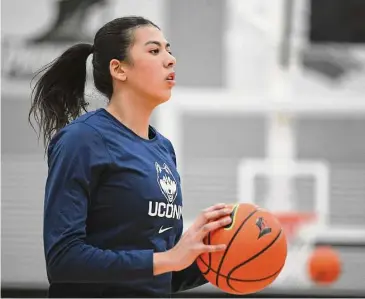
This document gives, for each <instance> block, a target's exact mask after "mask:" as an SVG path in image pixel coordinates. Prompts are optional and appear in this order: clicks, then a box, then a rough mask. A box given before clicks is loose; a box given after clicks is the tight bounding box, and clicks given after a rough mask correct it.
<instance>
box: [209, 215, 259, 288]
mask: <svg viewBox="0 0 365 299" xmlns="http://www.w3.org/2000/svg"><path fill="white" fill-rule="evenodd" d="M257 211H258V210H254V211H252V212H251V213H250V214H249V215H248V216H247V217H246V218H245V219H244V220H243V221H242V223H241V224H240V226H239V227H238V229H237V230H236V232H235V233H234V234H233V236H232V238H231V240H230V241H229V242H228V245H227V248H226V250H225V252H224V254H223V256H222V258H221V261H220V263H219V266H218V269H217V278H216V285H217V287H219V275H220V271H221V269H222V266H223V263H224V258H225V257H226V255H227V253H228V251H229V249H230V247H231V245H232V243H233V241H234V239H235V238H236V236H237V235H238V233H239V231H240V230H241V228H242V227H243V226H244V225H245V224H246V222H247V221H248V220H249V219H250V218H251V217H252V216H253V215H254V214H255V213H256V212H257ZM237 212H238V209H237V211H236V213H237Z"/></svg>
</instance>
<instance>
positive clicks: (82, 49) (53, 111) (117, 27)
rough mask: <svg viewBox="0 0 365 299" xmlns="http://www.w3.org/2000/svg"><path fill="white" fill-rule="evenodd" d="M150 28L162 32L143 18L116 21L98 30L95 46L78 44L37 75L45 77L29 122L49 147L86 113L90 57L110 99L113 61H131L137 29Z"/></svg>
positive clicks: (39, 83) (34, 95)
mask: <svg viewBox="0 0 365 299" xmlns="http://www.w3.org/2000/svg"><path fill="white" fill-rule="evenodd" d="M148 25H151V26H154V27H156V28H158V29H160V28H159V27H158V26H157V25H155V24H154V23H153V22H151V21H150V20H147V19H145V18H143V17H138V16H128V17H123V18H118V19H114V20H113V21H111V22H109V23H107V24H105V25H104V26H103V27H102V28H100V29H99V30H98V32H97V33H96V35H95V38H94V45H91V44H85V43H80V44H76V45H74V46H72V47H70V48H69V49H67V50H66V51H65V52H64V53H63V54H62V55H61V56H60V57H58V58H57V59H55V60H54V61H52V62H51V63H50V64H49V65H47V66H45V67H44V68H43V69H41V70H40V71H39V72H38V74H37V75H40V74H42V75H41V77H40V78H39V80H38V81H37V82H36V84H35V86H34V88H33V92H32V103H31V108H30V111H29V115H28V120H29V122H30V123H31V125H32V121H31V119H32V117H34V120H35V121H36V123H37V125H38V127H39V134H41V133H43V141H44V144H45V147H46V148H47V147H48V145H49V142H50V140H51V139H52V136H53V135H54V134H55V133H56V132H57V131H59V130H60V129H62V128H63V127H64V126H66V125H67V124H69V123H70V122H71V121H72V120H74V119H75V118H77V117H78V116H80V115H81V114H82V113H83V111H86V108H87V106H88V103H87V101H86V100H85V95H84V93H85V83H86V62H87V59H88V57H89V55H90V54H93V59H92V64H93V77H94V84H95V87H96V89H98V90H99V91H100V92H101V93H102V94H104V95H105V96H106V97H107V98H108V99H110V98H111V96H112V94H113V83H112V77H111V75H110V72H109V63H110V61H111V60H112V59H118V60H120V61H126V62H130V61H129V57H128V54H129V48H130V46H131V45H132V43H133V37H134V35H133V33H134V29H136V28H137V27H140V26H148ZM32 126H33V125H32Z"/></svg>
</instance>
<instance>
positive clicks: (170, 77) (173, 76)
mask: <svg viewBox="0 0 365 299" xmlns="http://www.w3.org/2000/svg"><path fill="white" fill-rule="evenodd" d="M166 80H169V81H174V80H175V72H172V73H170V74H169V75H168V76H167V77H166Z"/></svg>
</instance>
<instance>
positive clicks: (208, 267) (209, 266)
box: [198, 233, 212, 275]
mask: <svg viewBox="0 0 365 299" xmlns="http://www.w3.org/2000/svg"><path fill="white" fill-rule="evenodd" d="M207 243H208V244H207V245H210V233H209V234H208V242H207ZM198 258H199V259H200V260H201V261H202V262H203V264H204V265H206V266H207V271H205V272H203V271H202V274H204V275H207V274H208V273H209V271H210V270H212V269H211V264H212V253H211V252H209V253H208V265H207V263H206V262H205V261H204V260H203V258H202V257H201V256H199V257H198Z"/></svg>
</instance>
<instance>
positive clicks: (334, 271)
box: [308, 246, 341, 285]
mask: <svg viewBox="0 0 365 299" xmlns="http://www.w3.org/2000/svg"><path fill="white" fill-rule="evenodd" d="M308 273H309V277H310V279H311V280H312V281H313V282H315V283H316V284H320V285H328V284H332V283H334V282H335V281H337V280H338V278H339V276H340V274H341V259H340V256H339V254H338V253H337V251H335V250H334V249H333V248H332V247H330V246H321V247H317V248H316V249H314V251H313V252H312V254H311V255H310V256H309V259H308Z"/></svg>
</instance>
